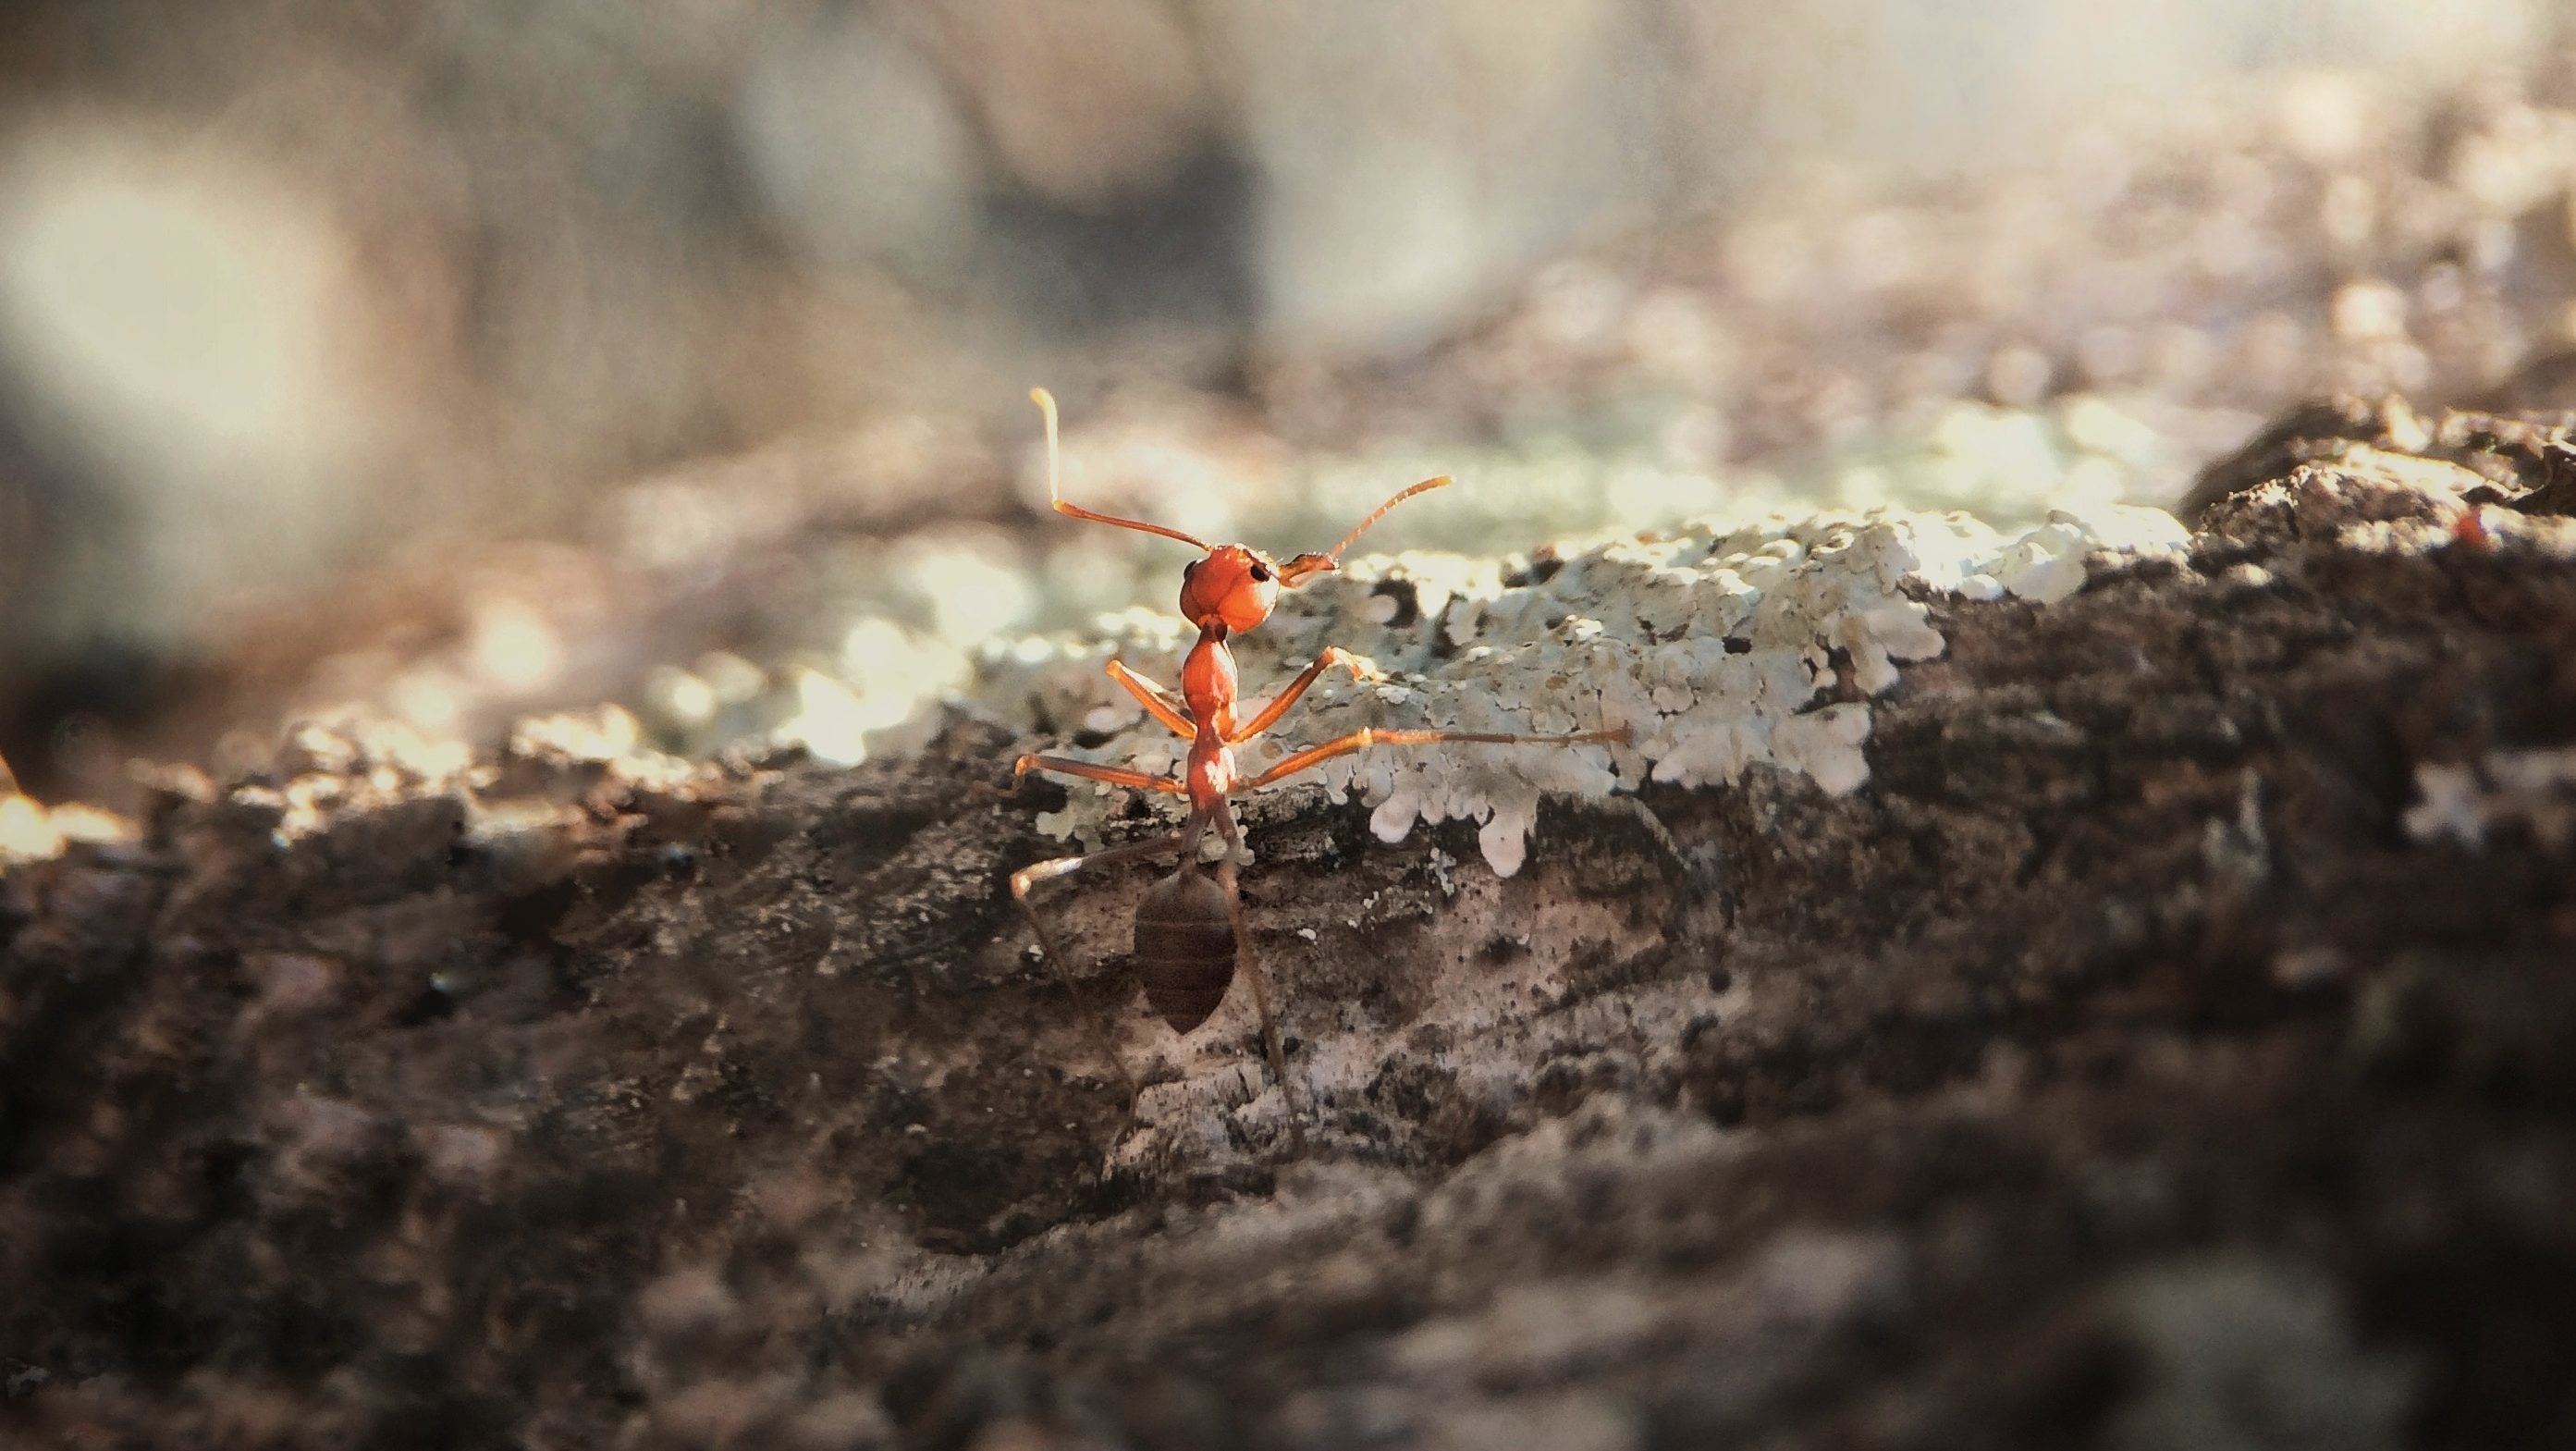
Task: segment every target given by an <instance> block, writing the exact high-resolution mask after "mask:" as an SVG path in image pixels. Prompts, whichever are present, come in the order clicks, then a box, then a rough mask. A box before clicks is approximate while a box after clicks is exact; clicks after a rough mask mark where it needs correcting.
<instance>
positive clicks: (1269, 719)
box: [1225, 645, 1386, 746]
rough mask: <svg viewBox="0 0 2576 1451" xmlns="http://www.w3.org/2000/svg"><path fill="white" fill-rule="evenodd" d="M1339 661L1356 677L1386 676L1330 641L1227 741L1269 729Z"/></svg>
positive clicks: (1237, 742) (1242, 739)
mask: <svg viewBox="0 0 2576 1451" xmlns="http://www.w3.org/2000/svg"><path fill="white" fill-rule="evenodd" d="M1336 665H1339V666H1342V667H1343V668H1345V669H1347V670H1349V671H1350V672H1351V678H1352V679H1354V680H1384V679H1385V678H1386V675H1385V673H1384V672H1383V671H1381V670H1379V669H1378V668H1377V667H1376V666H1374V665H1372V664H1370V663H1369V662H1367V661H1366V660H1363V659H1361V658H1360V657H1359V656H1357V655H1354V654H1352V653H1351V652H1349V651H1348V650H1345V649H1343V648H1342V647H1341V646H1339V645H1327V646H1325V647H1324V653H1323V654H1321V655H1318V656H1316V657H1315V663H1314V664H1312V665H1309V666H1307V667H1306V668H1305V669H1304V670H1303V671H1301V672H1299V674H1298V676H1297V678H1296V679H1294V680H1291V681H1289V682H1288V688H1287V689H1285V690H1282V691H1280V692H1279V693H1278V694H1277V695H1274V696H1272V697H1270V703H1269V704H1267V705H1265V706H1263V707H1261V713H1260V714H1259V715H1256V716H1254V717H1253V718H1252V721H1251V723H1250V724H1248V725H1245V726H1242V727H1241V728H1239V729H1237V730H1236V731H1235V733H1234V734H1232V735H1230V736H1227V737H1226V738H1225V743H1226V744H1227V745H1229V746H1239V745H1242V744H1243V743H1244V742H1245V741H1248V740H1250V739H1252V738H1253V737H1254V736H1257V735H1259V734H1261V733H1262V732H1263V731H1266V730H1268V729H1270V728H1271V727H1272V726H1274V725H1277V724H1278V723H1279V717H1281V716H1283V715H1286V714H1287V713H1288V707H1290V706H1292V705H1295V704H1296V703H1297V697H1299V696H1301V695H1304V694H1305V693H1306V690H1307V687H1309V686H1311V685H1313V684H1314V683H1315V682H1316V681H1317V680H1319V679H1321V678H1323V674H1324V672H1325V671H1327V670H1330V669H1332V668H1333V667H1334V666H1336Z"/></svg>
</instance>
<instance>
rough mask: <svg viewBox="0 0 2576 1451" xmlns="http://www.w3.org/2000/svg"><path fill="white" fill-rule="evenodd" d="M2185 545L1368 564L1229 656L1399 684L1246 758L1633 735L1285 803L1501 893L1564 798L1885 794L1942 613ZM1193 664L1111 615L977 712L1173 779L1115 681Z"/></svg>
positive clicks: (2080, 543)
mask: <svg viewBox="0 0 2576 1451" xmlns="http://www.w3.org/2000/svg"><path fill="white" fill-rule="evenodd" d="M2184 538H2185V532H2184V530H2183V529H2182V527H2181V526H2180V525H2179V524H2177V523H2176V522H2174V520H2173V519H2172V518H2171V517H2170V516H2168V515H2165V514H2163V513H2162V512H2161V511H2157V510H2152V509H2142V508H2135V507H2131V506H2126V505H2118V504H2102V505H2099V506H2097V507H2094V508H2092V509H2090V510H2088V511H2086V512H2085V513H2082V514H2078V513H2074V512H2069V511H2065V510H2058V511H2053V512H2051V513H2050V514H2049V515H2048V516H2047V518H2046V520H2045V521H2044V522H2042V523H2040V524H2039V525H2037V526H2036V527H2034V528H2030V529H2028V530H2025V531H2021V532H2019V533H2015V534H2010V535H2007V534H2005V533H2002V532H1999V531H1997V530H1995V529H1993V528H1991V527H1989V526H1987V525H1985V524H1983V523H1981V522H1979V521H1977V520H1976V519H1974V518H1972V517H1970V516H1968V515H1966V514H1963V513H1946V514H1920V513H1912V512H1908V511H1903V510H1896V509H1884V508H1882V509H1870V510H1863V511H1858V512H1828V513H1820V514H1815V515H1811V516H1807V517H1803V518H1793V517H1790V516H1786V515H1774V516H1771V517H1769V518H1766V519H1761V520H1758V521H1754V522H1750V523H1738V522H1729V521H1717V520H1708V521H1700V522H1697V523H1693V524H1689V525H1686V526H1684V527H1682V528H1679V529H1675V530H1672V531H1669V532H1665V533H1661V534H1656V535H1650V536H1641V537H1635V538H1627V539H1617V540H1611V541H1607V542H1601V543H1596V544H1593V545H1591V546H1590V547H1586V548H1579V549H1566V550H1551V551H1542V552H1541V553H1539V554H1538V555H1536V556H1512V557H1508V558H1504V559H1500V560H1476V559H1468V558H1463V557H1460V556H1457V555H1448V554H1433V553H1408V554H1401V555H1397V556H1394V557H1392V558H1385V557H1379V558H1370V559H1363V560H1359V561H1355V562H1353V563H1352V564H1351V565H1350V566H1349V567H1348V568H1347V569H1346V570H1345V571H1344V572H1342V573H1341V574H1339V575H1335V576H1328V577H1325V578H1323V579H1321V580H1318V581H1316V582H1314V583H1312V584H1310V585H1308V586H1307V587H1306V588H1305V589H1303V590H1301V591H1299V592H1297V593H1296V594H1293V595H1291V596H1288V597H1287V598H1285V599H1283V601H1282V602H1281V606H1280V609H1279V612H1278V613H1277V614H1276V615H1275V616H1273V618H1272V619H1271V621H1270V622H1269V623H1268V624H1266V625H1265V626H1263V627H1262V629H1261V630H1260V631H1259V632H1258V633H1256V634H1254V635H1251V636H1248V637H1246V638H1244V639H1243V640H1241V641H1240V642H1238V651H1237V653H1238V655H1239V657H1240V658H1241V660H1242V662H1243V665H1244V670H1245V678H1246V680H1247V682H1252V683H1260V682H1282V681H1284V680H1285V679H1286V678H1287V676H1288V675H1289V673H1290V672H1291V671H1292V670H1293V669H1294V668H1295V667H1296V666H1297V665H1298V664H1300V663H1302V662H1304V661H1306V660H1310V659H1312V658H1314V657H1315V655H1316V654H1318V653H1319V652H1320V651H1322V650H1323V649H1324V648H1325V647H1326V646H1328V645H1338V646H1340V647H1341V648H1343V649H1344V650H1346V651H1350V652H1353V653H1355V654H1358V655H1360V656H1363V657H1365V658H1366V659H1367V660H1368V661H1369V662H1370V663H1371V664H1373V665H1374V666H1375V667H1376V668H1377V670H1378V671H1380V672H1382V673H1383V677H1384V678H1382V679H1378V680H1368V681H1352V680H1348V679H1345V678H1341V677H1339V676H1338V675H1328V676H1327V677H1326V678H1325V680H1324V681H1323V682H1321V683H1319V684H1318V685H1317V686H1316V687H1315V689H1314V691H1313V693H1311V694H1310V695H1308V696H1307V698H1306V702H1305V703H1304V705H1303V706H1302V707H1301V708H1300V710H1299V711H1298V712H1297V713H1296V714H1295V715H1293V716H1292V717H1291V718H1290V719H1289V720H1288V721H1287V722H1283V728H1282V730H1281V731H1280V732H1279V733H1278V734H1277V735H1276V736H1274V737H1272V738H1268V739H1265V740H1263V741H1259V742H1256V743H1253V744H1252V745H1250V746H1248V747H1246V748H1245V749H1244V751H1243V753H1242V754H1243V756H1244V761H1245V765H1246V767H1247V768H1248V769H1251V770H1255V771H1257V770H1259V769H1261V768H1262V767H1264V766H1265V765H1267V764H1268V763H1270V762H1272V761H1275V760H1278V759H1279V758H1281V757H1283V756H1285V755H1286V754H1288V753H1289V752H1290V751H1292V750H1295V749H1298V748H1300V747H1302V746H1305V745H1310V744H1314V743H1316V742H1320V741H1324V740H1329V739H1332V738H1334V737H1337V736H1341V735H1344V734H1347V733H1349V732H1352V731H1355V730H1359V729H1361V728H1363V727H1379V728H1384V727H1420V726H1434V727H1441V728H1449V729H1458V730H1470V731H1537V732H1546V733H1559V732H1570V731H1587V730H1599V729H1603V728H1607V727H1615V726H1620V725H1625V726H1628V727H1629V728H1630V729H1631V731H1632V732H1633V733H1634V739H1633V740H1632V741H1631V743H1629V744H1627V745H1625V746H1615V747H1605V746H1578V747H1568V748H1559V747H1543V746H1492V745H1464V744H1460V745H1443V746H1438V747H1434V748H1380V749H1377V750H1374V751H1371V752H1368V753H1365V754H1362V755H1357V756H1351V757H1345V758H1342V759H1340V760H1337V761H1333V762H1330V763H1328V764H1326V765H1325V766H1324V767H1322V768H1321V769H1319V770H1318V771H1316V772H1315V773H1314V774H1313V775H1312V776H1310V777H1303V778H1298V782H1297V783H1296V784H1291V783H1282V784H1281V786H1280V787H1278V788H1275V789H1283V790H1285V789H1302V790H1308V791H1316V790H1320V791H1324V792H1328V793H1331V794H1334V795H1340V794H1343V793H1345V792H1348V791H1350V790H1352V789H1354V788H1356V789H1357V790H1359V791H1360V792H1361V794H1362V796H1363V798H1364V799H1365V800H1366V801H1367V802H1368V803H1369V804H1370V805H1371V806H1372V807H1374V808H1375V810H1374V812H1373V815H1372V818H1371V824H1372V826H1373V827H1374V829H1375V830H1376V832H1377V834H1378V836H1379V837H1380V838H1382V839H1384V840H1387V841H1399V840H1402V839H1403V838H1404V836H1405V835H1406V833H1407V832H1409V831H1410V830H1411V829H1412V826H1413V824H1414V823H1415V822H1416V821H1427V822H1439V821H1444V820H1472V821H1475V822H1477V823H1479V831H1478V836H1479V841H1480V843H1481V845H1482V847H1483V851H1484V856H1485V859H1486V860H1487V862H1489V863H1490V864H1491V865H1492V866H1493V868H1494V870H1495V871H1497V872H1498V873H1501V874H1503V875H1506V876H1508V875H1511V874H1512V873H1514V872H1516V871H1517V870H1519V868H1520V865H1521V862H1522V860H1523V856H1524V852H1525V849H1526V844H1527V839H1528V834H1529V829H1530V826H1531V824H1532V822H1533V820H1534V819H1535V816H1536V813H1537V807H1538V802H1539V798H1540V797H1541V796H1543V795H1545V794H1548V793H1550V792H1558V793H1565V794H1569V795H1575V796H1590V797H1598V796H1605V795H1608V794H1610V793H1611V792H1614V791H1617V790H1620V789H1622V788H1623V787H1625V786H1633V785H1634V784H1635V783H1636V782H1638V781H1640V780H1643V779H1645V778H1646V777H1647V776H1648V775H1649V774H1651V775H1652V777H1653V778H1654V779H1655V780H1658V781H1669V782H1675V783H1678V784H1682V785H1718V784H1724V783H1728V782H1732V781H1734V780H1736V779H1737V778H1738V777H1740V776H1742V775H1743V773H1744V772H1745V771H1746V770H1748V769H1750V768H1751V767H1753V766H1756V765H1768V766H1771V767H1774V768H1776V769H1780V770H1785V771H1789V772H1792V773H1795V774H1798V775H1803V776H1806V777H1808V778H1810V779H1812V780H1813V781H1815V783H1816V784H1817V785H1818V786H1819V787H1821V788H1822V789H1824V790H1826V791H1830V792H1836V793H1841V792H1849V791H1852V790H1854V789H1857V788H1858V787H1859V786H1860V785H1861V784H1862V783H1863V782H1864V781H1866V780H1867V779H1868V777H1869V763H1868V759H1867V756H1866V754H1865V753H1864V749H1863V745H1864V742H1865V741H1866V740H1867V738H1868V734H1869V708H1868V705H1867V704H1866V697H1869V696H1874V695H1880V694H1883V693H1885V692H1886V691H1888V690H1889V689H1891V688H1893V687H1894V686H1895V685H1896V683H1897V681H1898V679H1899V671H1898V666H1899V665H1900V664H1901V663H1903V662H1906V661H1913V660H1923V659H1929V658H1931V657H1933V656H1936V655H1938V654H1939V653H1940V652H1941V649H1942V639H1941V635H1940V633H1939V631H1938V630H1937V629H1935V628H1934V626H1933V624H1932V611H1931V608H1930V604H1929V601H1930V600H1931V599H1932V598H1935V597H1938V596H1941V595H1950V596H1955V597H1960V598H1964V599H1970V600H1984V599H1994V598H1998V597H2000V596H2002V595H2005V594H2012V595H2016V596H2020V597H2024V598H2028V599H2031V600H2035V601H2040V602H2047V601H2050V600H2055V599H2060V598H2063V597H2065V596H2066V595H2068V594H2071V593H2073V592H2074V591H2075V590H2076V589H2077V588H2079V587H2080V586H2081V585H2082V583H2083V580H2084V577H2085V568H2086V565H2085V561H2086V559H2087V557H2088V556H2090V555H2092V554H2093V553H2094V552H2096V551H2098V550H2105V549H2111V550H2123V551H2140V550H2159V549H2172V548H2178V547H2179V546H2180V545H2181V543H2182V542H2183V540H2184ZM1185 645H1186V640H1185V637H1184V634H1183V631H1182V629H1181V628H1180V626H1179V624H1178V622H1177V621H1174V620H1171V619H1169V618H1168V617H1163V616H1154V615H1148V614H1143V613H1141V612H1139V613H1129V614H1125V615H1119V616H1112V617H1105V618H1103V619H1102V620H1100V621H1099V622H1097V628H1095V629H1094V630H1092V631H1089V632H1085V633H1082V634H1078V635H1070V636H1060V637H1051V638H1045V639H1037V640H1023V641H1019V642H1014V643H1011V644H1007V645H1002V646H997V647H995V648H994V649H992V650H989V651H987V652H986V653H985V655H984V656H983V658H982V659H981V660H980V662H979V666H978V678H977V683H976V686H975V694H976V697H977V699H978V700H980V701H981V702H982V703H984V704H985V705H987V706H989V707H994V708H998V709H1001V710H1003V711H1004V712H1006V713H1008V714H1013V715H1016V716H1018V717H1019V718H1020V720H1021V721H1022V722H1023V723H1024V724H1029V725H1033V726H1039V727H1042V728H1046V729H1050V730H1054V731H1057V732H1062V733H1074V732H1081V733H1083V735H1084V738H1085V739H1086V740H1088V741H1089V745H1088V748H1087V749H1086V750H1083V751H1081V752H1079V753H1080V754H1084V755H1087V756H1089V757H1091V758H1093V759H1098V760H1102V761H1111V762H1117V763H1121V764H1126V765H1131V766H1135V767H1138V768H1141V769H1144V770H1148V771H1168V770H1170V769H1171V768H1172V767H1173V765H1174V764H1175V763H1176V762H1177V761H1178V760H1179V757H1180V754H1181V743H1180V742H1179V741H1177V740H1176V739H1174V738H1173V737H1172V736H1171V735H1170V734H1169V733H1168V732H1165V731H1164V730H1163V729H1162V728H1161V727H1160V726H1159V725H1156V724H1155V723H1154V722H1152V721H1151V720H1150V719H1149V718H1147V717H1146V716H1145V714H1144V712H1143V711H1142V710H1141V709H1140V708H1139V707H1138V706H1137V705H1136V704H1135V703H1134V702H1133V701H1132V700H1130V699H1128V698H1127V697H1126V696H1125V695H1124V694H1123V693H1121V692H1120V691H1119V690H1118V689H1117V687H1116V686H1115V685H1114V684H1113V683H1112V682H1111V681H1110V680H1108V679H1107V678H1106V676H1105V675H1104V674H1103V673H1102V668H1101V667H1102V665H1103V663H1104V662H1105V661H1106V660H1108V659H1110V658H1113V657H1115V658H1119V659H1123V660H1125V661H1127V662H1128V664H1129V665H1130V666H1132V667H1133V668H1136V669H1139V670H1143V671H1145V672H1146V673H1148V674H1151V675H1157V676H1159V677H1162V678H1166V679H1168V678H1169V675H1170V672H1172V671H1173V670H1174V669H1175V668H1176V667H1177V664H1178V659H1179V655H1180V653H1181V651H1182V650H1183V648H1184V647H1185ZM1838 677H1840V678H1841V679H1843V680H1845V681H1847V685H1848V689H1847V690H1845V689H1842V688H1840V686H1838ZM1836 695H1844V696H1857V697H1860V698H1859V699H1849V698H1845V699H1834V698H1831V697H1833V696H1836ZM1251 708H1252V707H1251V706H1249V705H1247V710H1249V709H1251ZM1129 794H1130V793H1127V792H1123V791H1117V790H1114V789H1110V788H1096V787H1094V786H1092V785H1090V784H1089V783H1085V782H1073V783H1070V785H1069V798H1068V805H1067V806H1066V808H1065V809H1064V810H1062V811H1060V812H1057V813H1054V814H1052V815H1051V816H1050V817H1048V818H1047V819H1046V820H1045V823H1044V824H1045V825H1046V826H1047V828H1048V829H1049V830H1051V831H1054V832H1057V833H1058V834H1062V835H1067V836H1073V837H1076V838H1079V839H1081V840H1082V841H1084V842H1085V843H1086V844H1091V845H1096V844H1098V842H1099V841H1100V840H1101V839H1102V838H1103V836H1104V834H1105V827H1106V824H1107V822H1108V820H1109V818H1110V815H1111V813H1112V812H1113V811H1118V810H1123V809H1125V803H1126V798H1127V797H1128V795H1129ZM1153 809H1156V810H1161V811H1166V812H1169V811H1173V810H1176V809H1177V808H1176V807H1174V806H1172V805H1171V804H1170V803H1166V802H1161V801H1157V802H1155V803H1154V804H1153Z"/></svg>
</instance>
